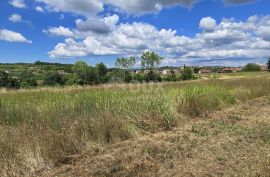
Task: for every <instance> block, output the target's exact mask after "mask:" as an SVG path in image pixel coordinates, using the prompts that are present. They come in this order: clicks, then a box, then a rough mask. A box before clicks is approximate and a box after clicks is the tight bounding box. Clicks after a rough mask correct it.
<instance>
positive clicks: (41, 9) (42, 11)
mask: <svg viewBox="0 0 270 177" xmlns="http://www.w3.org/2000/svg"><path fill="white" fill-rule="evenodd" d="M35 10H36V11H37V12H41V13H44V12H45V11H44V9H43V8H42V7H41V6H36V8H35Z"/></svg>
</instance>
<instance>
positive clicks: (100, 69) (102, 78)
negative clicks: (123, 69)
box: [96, 63, 108, 83]
mask: <svg viewBox="0 0 270 177" xmlns="http://www.w3.org/2000/svg"><path fill="white" fill-rule="evenodd" d="M96 72H97V76H98V80H99V82H101V83H104V82H106V74H107V72H108V69H107V66H106V65H104V64H103V63H99V64H96Z"/></svg>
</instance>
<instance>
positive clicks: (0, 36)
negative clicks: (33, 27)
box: [0, 29, 32, 43]
mask: <svg viewBox="0 0 270 177" xmlns="http://www.w3.org/2000/svg"><path fill="white" fill-rule="evenodd" d="M0 40H3V41H8V42H25V43H32V41H29V40H27V39H26V38H25V37H24V36H23V35H21V34H20V33H17V32H14V31H10V30H7V29H0Z"/></svg>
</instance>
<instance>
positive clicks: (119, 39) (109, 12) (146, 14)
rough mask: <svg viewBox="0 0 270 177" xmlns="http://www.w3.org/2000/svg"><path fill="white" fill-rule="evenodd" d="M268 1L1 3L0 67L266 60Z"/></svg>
mask: <svg viewBox="0 0 270 177" xmlns="http://www.w3.org/2000/svg"><path fill="white" fill-rule="evenodd" d="M269 7H270V1H269V0H149V1H145V0H130V1H126V0H65V1H64V0H5V1H0V21H1V23H0V51H1V55H0V62H3V63H7V62H34V61H36V60H42V61H49V62H61V63H74V62H75V61H77V60H85V61H87V62H88V63H89V64H91V65H94V64H95V63H97V62H104V63H106V64H107V65H108V66H113V65H114V62H115V59H116V58H117V57H125V56H131V55H132V56H136V57H137V58H138V64H137V65H138V66H139V58H140V55H141V53H142V52H144V51H154V52H156V53H158V54H160V55H162V56H163V57H164V61H163V63H162V65H172V66H178V65H183V64H187V65H232V66H237V65H243V64H245V63H248V62H256V63H265V62H266V60H267V58H268V57H269V56H270V8H269Z"/></svg>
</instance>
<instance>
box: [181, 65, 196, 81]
mask: <svg viewBox="0 0 270 177" xmlns="http://www.w3.org/2000/svg"><path fill="white" fill-rule="evenodd" d="M193 78H194V75H193V72H192V69H191V68H190V67H185V69H184V71H183V73H182V74H181V76H180V79H181V80H191V79H193Z"/></svg>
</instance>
